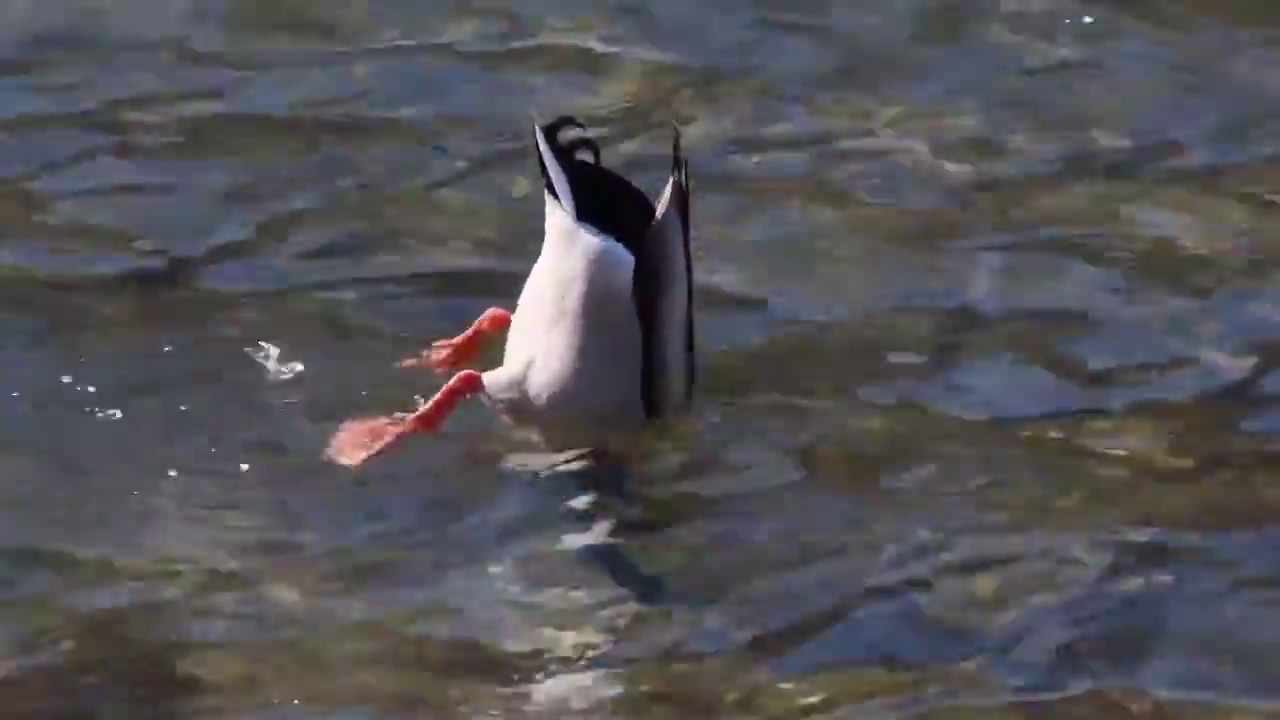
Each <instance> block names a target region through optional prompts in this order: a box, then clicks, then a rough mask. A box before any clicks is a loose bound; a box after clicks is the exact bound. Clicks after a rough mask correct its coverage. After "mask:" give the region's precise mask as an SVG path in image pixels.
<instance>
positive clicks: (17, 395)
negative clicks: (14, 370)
mask: <svg viewBox="0 0 1280 720" xmlns="http://www.w3.org/2000/svg"><path fill="white" fill-rule="evenodd" d="M13 396H14V397H21V396H22V393H20V392H18V391H17V390H15V391H13Z"/></svg>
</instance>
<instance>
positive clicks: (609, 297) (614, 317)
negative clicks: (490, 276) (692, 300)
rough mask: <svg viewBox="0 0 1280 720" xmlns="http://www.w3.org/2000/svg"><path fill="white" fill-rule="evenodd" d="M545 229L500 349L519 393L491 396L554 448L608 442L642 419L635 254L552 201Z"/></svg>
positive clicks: (510, 416)
mask: <svg viewBox="0 0 1280 720" xmlns="http://www.w3.org/2000/svg"><path fill="white" fill-rule="evenodd" d="M546 237H547V240H546V242H545V243H544V245H543V249H542V254H541V255H540V256H539V258H538V261H537V262H536V263H535V264H534V266H533V269H532V270H531V271H530V273H529V277H528V279H527V280H526V281H525V285H524V288H523V289H522V290H521V293H520V299H519V301H518V302H517V305H516V309H515V312H514V313H513V314H512V318H511V327H510V329H509V330H508V333H507V345H506V349H505V352H504V355H503V368H504V369H506V370H508V371H511V372H513V373H514V372H515V369H516V368H520V371H519V373H518V375H519V382H518V383H517V385H518V387H519V391H518V392H511V393H508V394H507V397H500V396H499V395H501V393H498V394H496V395H495V394H494V393H491V396H493V399H494V400H495V404H496V405H497V406H498V409H499V410H500V411H502V412H503V414H505V415H507V416H508V418H509V419H510V420H512V421H513V422H515V423H516V424H518V425H521V426H525V427H527V428H529V429H532V430H534V431H535V432H536V433H537V434H538V435H539V436H540V437H541V439H542V441H543V442H544V443H545V444H546V445H548V446H549V448H550V449H553V450H558V449H570V448H581V447H604V446H606V445H610V444H612V443H613V440H614V439H616V438H620V437H625V436H627V435H629V434H632V433H634V432H635V431H636V430H638V429H639V428H640V427H642V426H643V424H644V404H643V400H642V397H641V379H640V378H641V363H642V362H643V360H642V356H641V342H640V323H639V320H638V318H637V315H636V310H635V305H634V304H633V302H632V301H631V282H632V272H633V269H634V260H633V259H632V257H631V254H630V253H628V252H627V250H626V249H625V248H623V247H622V246H621V245H619V244H617V243H615V242H613V241H612V240H610V239H608V238H603V237H600V236H599V235H596V234H594V233H593V232H592V231H591V229H590V228H586V227H585V226H582V225H580V224H577V223H574V222H573V221H572V220H571V219H569V218H568V217H567V215H565V213H564V211H563V210H562V209H561V208H560V207H559V206H558V205H555V206H554V208H553V207H552V203H549V204H548V215H547V236H546ZM515 379H516V378H515V376H514V375H513V377H512V380H515ZM512 389H513V390H514V388H512Z"/></svg>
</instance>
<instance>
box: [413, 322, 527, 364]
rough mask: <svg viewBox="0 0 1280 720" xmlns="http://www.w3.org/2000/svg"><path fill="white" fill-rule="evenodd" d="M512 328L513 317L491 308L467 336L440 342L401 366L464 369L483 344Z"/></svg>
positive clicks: (462, 335) (469, 329)
mask: <svg viewBox="0 0 1280 720" xmlns="http://www.w3.org/2000/svg"><path fill="white" fill-rule="evenodd" d="M509 327H511V313H509V312H507V311H506V310H503V309H502V308H499V307H491V308H489V309H488V310H485V311H484V313H482V314H481V315H480V317H479V318H477V319H476V321H475V322H474V323H472V324H471V327H469V328H467V330H466V332H464V333H462V334H461V335H459V336H457V337H454V338H447V339H445V340H437V341H435V342H434V343H432V344H431V349H430V350H428V351H426V352H424V353H422V354H421V355H419V356H417V357H412V358H407V359H405V360H401V361H400V363H399V366H400V367H402V368H407V367H424V366H428V367H431V368H434V369H435V370H439V371H443V370H452V369H455V368H459V367H462V366H463V365H465V364H467V363H468V362H470V361H471V360H472V359H474V358H475V356H476V355H478V354H479V353H480V351H481V350H482V349H483V348H484V343H485V341H486V340H488V339H489V338H490V337H492V336H493V335H495V334H497V333H500V332H502V331H504V330H506V329H507V328H509Z"/></svg>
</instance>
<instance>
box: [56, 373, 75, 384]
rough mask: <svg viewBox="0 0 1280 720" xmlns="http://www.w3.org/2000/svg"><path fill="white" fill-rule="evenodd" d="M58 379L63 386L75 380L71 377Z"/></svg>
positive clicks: (65, 376) (64, 376) (66, 376)
mask: <svg viewBox="0 0 1280 720" xmlns="http://www.w3.org/2000/svg"><path fill="white" fill-rule="evenodd" d="M58 379H59V380H61V381H62V384H63V385H68V384H70V383H71V381H72V380H75V378H73V377H71V376H70V375H63V376H62V377H60V378H58Z"/></svg>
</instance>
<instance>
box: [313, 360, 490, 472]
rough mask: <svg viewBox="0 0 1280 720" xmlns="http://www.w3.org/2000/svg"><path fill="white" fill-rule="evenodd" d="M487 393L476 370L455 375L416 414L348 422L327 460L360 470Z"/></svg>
mask: <svg viewBox="0 0 1280 720" xmlns="http://www.w3.org/2000/svg"><path fill="white" fill-rule="evenodd" d="M482 390H484V378H483V377H482V376H481V375H480V373H478V372H476V371H475V370H463V371H462V372H460V373H458V374H457V375H454V376H453V377H452V378H450V379H449V382H447V383H445V385H444V387H442V388H440V391H439V392H437V393H436V394H435V395H434V396H433V397H432V398H431V399H430V400H428V401H427V402H426V403H425V404H424V405H423V406H422V407H420V408H418V411H417V412H415V413H412V414H405V415H399V416H395V415H391V416H382V417H364V418H354V419H352V420H347V421H346V422H344V423H342V425H340V426H338V430H337V432H335V433H334V434H333V437H332V438H330V440H329V445H328V447H326V448H325V452H324V456H325V459H326V460H329V461H330V462H333V463H337V464H339V465H345V466H347V467H356V466H357V465H360V464H362V463H364V462H366V461H367V460H369V459H370V458H372V457H374V456H375V455H378V454H379V453H382V452H383V451H385V450H387V449H388V448H390V447H391V446H392V445H393V444H395V442H396V441H397V440H399V439H400V438H402V437H405V436H406V435H409V434H411V433H413V432H433V431H435V430H436V429H437V428H438V427H440V424H441V423H443V422H444V420H445V418H447V417H449V414H450V413H452V412H453V409H454V407H456V406H457V404H458V403H459V402H460V401H461V400H462V399H463V398H466V397H470V396H471V395H474V394H475V393H477V392H481V391H482Z"/></svg>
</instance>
